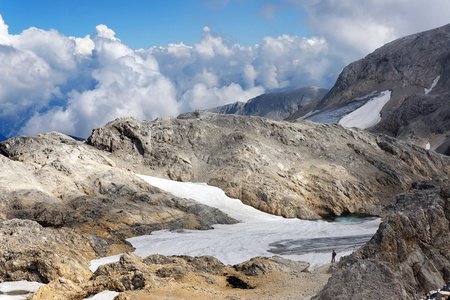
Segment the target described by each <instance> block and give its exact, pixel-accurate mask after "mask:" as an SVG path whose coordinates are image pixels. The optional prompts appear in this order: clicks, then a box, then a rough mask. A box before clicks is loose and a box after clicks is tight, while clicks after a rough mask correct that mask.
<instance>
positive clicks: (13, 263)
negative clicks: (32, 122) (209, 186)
mask: <svg viewBox="0 0 450 300" xmlns="http://www.w3.org/2000/svg"><path fill="white" fill-rule="evenodd" d="M0 154H1V155H0V168H1V170H2V172H0V208H1V209H0V220H4V221H3V222H1V223H0V242H1V244H0V245H1V246H0V265H1V267H2V268H1V272H0V281H4V280H25V279H28V280H37V281H39V282H49V281H51V280H54V279H55V278H57V277H59V276H62V277H64V278H67V279H70V280H72V281H77V280H78V281H79V280H81V279H80V278H82V277H83V276H90V271H89V269H88V263H89V261H90V260H91V259H93V258H98V257H99V256H105V255H112V254H117V253H122V252H125V251H131V250H133V249H132V247H131V245H130V244H129V243H128V242H127V241H126V240H125V239H126V238H128V237H132V236H137V235H143V234H149V233H150V232H152V231H154V230H158V229H179V228H188V229H209V228H211V226H212V225H213V224H217V223H235V222H236V221H235V220H234V219H231V218H230V217H228V216H226V215H225V214H223V213H222V212H220V211H219V210H217V209H214V208H211V207H208V206H205V205H202V204H199V203H197V202H195V201H193V200H189V199H181V198H177V197H175V196H173V195H170V194H167V193H165V192H163V191H161V190H160V189H158V188H155V187H152V186H150V185H148V184H147V183H146V182H145V181H143V180H142V179H140V178H139V177H137V176H135V175H134V174H133V173H130V172H128V171H124V170H121V169H119V168H117V167H115V164H114V162H112V161H111V160H110V159H108V158H107V157H105V156H104V155H102V154H101V153H100V152H99V151H97V150H95V149H93V148H92V147H89V146H87V145H85V144H83V143H81V142H77V141H75V140H73V139H72V138H70V137H67V136H65V135H62V134H58V133H49V134H45V135H40V136H36V137H16V138H13V139H9V140H7V141H4V142H2V143H0Z"/></svg>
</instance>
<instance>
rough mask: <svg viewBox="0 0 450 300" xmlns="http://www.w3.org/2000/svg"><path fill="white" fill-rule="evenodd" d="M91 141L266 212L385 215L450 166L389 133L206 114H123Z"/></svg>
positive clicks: (137, 165) (125, 163)
mask: <svg viewBox="0 0 450 300" xmlns="http://www.w3.org/2000/svg"><path fill="white" fill-rule="evenodd" d="M87 143H88V144H90V145H93V146H95V147H96V148H97V149H100V150H103V151H105V153H108V152H109V153H110V154H109V156H108V157H109V158H110V159H111V160H114V161H115V163H116V164H118V165H119V166H122V167H126V168H129V169H131V170H133V171H134V172H139V173H143V174H150V175H157V176H162V177H168V178H170V179H173V180H181V181H199V182H207V183H209V184H211V185H214V186H217V187H220V188H221V189H223V190H224V191H225V192H226V193H227V194H228V196H230V197H233V198H238V199H241V200H242V201H243V202H244V203H246V204H249V205H252V206H254V207H256V208H258V209H260V210H263V211H266V212H269V213H272V214H277V215H282V216H285V217H299V218H304V219H317V218H320V217H321V216H338V215H342V214H347V213H361V214H380V213H381V208H382V207H383V206H384V205H387V204H390V203H394V202H395V195H396V194H397V193H398V192H401V191H404V190H406V189H408V188H409V186H410V185H411V183H412V182H414V181H418V180H427V179H432V178H435V177H437V176H447V175H448V174H449V170H450V164H449V162H450V158H448V157H446V156H442V155H438V154H436V153H434V152H428V151H425V150H424V149H421V148H417V147H414V146H410V145H408V144H405V143H401V142H399V141H397V140H395V139H393V138H389V137H387V136H384V135H379V136H374V135H372V134H370V133H368V132H365V131H363V130H358V129H349V128H343V127H341V126H339V125H328V124H316V123H312V122H309V121H302V122H296V123H287V122H277V121H271V120H268V119H265V118H260V117H249V116H236V115H219V114H213V113H207V112H195V113H189V114H184V115H181V116H179V117H178V118H164V119H157V120H155V121H153V122H148V121H142V120H138V119H135V118H124V119H117V120H115V121H112V122H110V123H108V124H107V125H105V126H104V127H101V128H97V129H95V130H94V131H93V133H92V135H91V136H90V137H89V138H88V139H87Z"/></svg>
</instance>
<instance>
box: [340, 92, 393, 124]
mask: <svg viewBox="0 0 450 300" xmlns="http://www.w3.org/2000/svg"><path fill="white" fill-rule="evenodd" d="M390 99H391V91H383V92H381V93H380V94H379V95H378V96H377V97H375V98H372V99H371V100H370V101H368V102H367V103H366V104H364V105H363V106H361V107H360V108H358V109H356V110H354V111H353V112H351V113H349V114H348V115H346V116H344V117H343V118H341V119H340V120H339V124H340V125H342V126H345V127H358V128H361V129H366V128H369V127H372V126H374V125H376V124H377V123H378V122H380V120H381V116H380V112H381V109H382V108H383V106H384V105H385V104H386V103H387V102H388V101H389V100H390Z"/></svg>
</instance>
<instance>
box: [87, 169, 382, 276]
mask: <svg viewBox="0 0 450 300" xmlns="http://www.w3.org/2000/svg"><path fill="white" fill-rule="evenodd" d="M139 177H141V178H142V179H144V180H145V181H147V182H148V183H150V184H151V185H153V186H156V187H159V188H161V189H163V190H165V191H167V192H170V193H172V194H174V195H175V196H178V197H183V198H191V199H194V200H196V201H198V202H200V203H203V204H206V205H209V206H212V207H216V208H218V209H220V210H222V211H223V212H224V213H226V214H228V215H229V216H231V217H233V218H235V219H237V220H239V223H238V224H233V225H219V224H217V225H214V229H212V230H176V231H169V230H161V231H156V232H152V234H151V235H145V236H138V237H133V238H130V239H127V240H128V241H129V242H130V243H131V244H132V245H133V247H135V248H136V250H135V251H134V253H135V254H137V255H138V256H141V257H146V256H148V255H151V254H162V255H190V256H202V255H211V256H214V257H216V258H217V259H219V260H220V261H222V262H223V263H224V264H229V265H234V264H237V263H241V262H244V261H246V260H249V259H251V258H253V257H256V256H269V257H271V256H273V255H274V254H273V253H271V252H269V251H268V250H269V249H270V248H271V246H270V244H272V243H275V242H280V241H289V240H299V239H305V240H308V239H314V238H324V240H325V241H326V240H327V239H328V238H329V240H330V241H332V240H333V239H335V238H337V237H344V236H358V235H373V234H374V233H375V232H376V230H377V229H378V226H379V224H380V219H372V220H370V221H367V222H359V223H342V222H325V221H305V220H300V219H286V218H282V217H279V216H274V215H270V214H267V213H264V212H261V211H258V210H256V209H254V208H252V207H250V206H247V205H244V204H243V203H242V202H241V201H240V200H237V199H231V198H229V197H227V196H226V195H225V193H224V192H223V191H222V190H221V189H219V188H216V187H213V186H208V185H206V184H204V183H186V182H177V181H171V180H167V179H161V178H155V177H149V176H143V175H139ZM322 250H323V248H322ZM352 250H354V249H352ZM352 250H347V251H345V252H341V253H338V257H337V258H339V257H340V256H342V255H348V254H350V253H351V252H352ZM281 256H283V257H285V258H289V259H293V260H298V261H307V262H309V263H310V265H311V266H310V268H315V267H318V266H321V265H324V264H326V263H328V262H330V260H331V250H330V251H329V252H328V251H327V252H326V253H323V252H314V251H312V252H309V253H304V254H294V255H281ZM119 257H120V255H115V256H109V257H105V258H101V259H98V260H93V261H92V262H91V265H90V268H91V270H92V271H95V270H96V269H97V267H98V266H99V265H101V264H105V263H108V262H114V261H118V259H119Z"/></svg>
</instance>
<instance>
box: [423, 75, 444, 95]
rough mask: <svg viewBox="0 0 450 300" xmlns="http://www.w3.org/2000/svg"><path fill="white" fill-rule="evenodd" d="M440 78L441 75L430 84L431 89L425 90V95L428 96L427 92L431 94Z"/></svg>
mask: <svg viewBox="0 0 450 300" xmlns="http://www.w3.org/2000/svg"><path fill="white" fill-rule="evenodd" d="M440 78H441V75H439V76H438V77H436V78H435V79H434V80H433V83H432V84H431V87H430V88H429V89H427V88H425V89H424V90H425V95H426V94H428V93H429V92H431V91H432V90H433V88H434V87H435V86H436V84H437V83H438V82H439V79H440Z"/></svg>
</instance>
